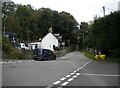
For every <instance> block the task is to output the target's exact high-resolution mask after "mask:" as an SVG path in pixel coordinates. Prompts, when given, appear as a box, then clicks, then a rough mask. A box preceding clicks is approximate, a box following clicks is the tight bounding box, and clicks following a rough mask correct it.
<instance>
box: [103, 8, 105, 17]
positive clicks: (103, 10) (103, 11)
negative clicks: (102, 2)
mask: <svg viewBox="0 0 120 88" xmlns="http://www.w3.org/2000/svg"><path fill="white" fill-rule="evenodd" d="M103 16H104V17H105V6H103Z"/></svg>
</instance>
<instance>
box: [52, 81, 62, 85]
mask: <svg viewBox="0 0 120 88" xmlns="http://www.w3.org/2000/svg"><path fill="white" fill-rule="evenodd" d="M60 82H61V81H56V82H54V83H53V84H54V85H56V84H58V83H60Z"/></svg>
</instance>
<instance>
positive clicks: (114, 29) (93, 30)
mask: <svg viewBox="0 0 120 88" xmlns="http://www.w3.org/2000/svg"><path fill="white" fill-rule="evenodd" d="M15 8H17V9H16V10H15ZM2 9H3V10H2V11H3V13H5V14H7V16H6V19H4V17H3V18H2V20H3V24H2V30H3V26H4V23H5V24H6V31H8V32H14V33H17V41H19V42H23V41H24V42H28V41H35V40H38V39H40V38H43V36H45V35H46V34H47V33H48V29H49V28H50V27H52V28H53V33H60V34H61V35H62V39H63V41H64V42H65V52H64V50H63V51H59V52H58V51H57V52H55V53H56V54H60V56H61V55H62V54H61V53H63V52H64V53H67V52H72V51H74V50H83V49H84V54H85V55H86V56H88V57H90V58H92V59H94V54H93V51H94V50H97V51H99V50H100V51H101V53H102V54H105V55H106V60H108V61H118V62H119V61H120V39H119V38H120V11H117V12H112V13H111V14H109V15H107V16H105V17H101V18H95V20H94V21H93V22H91V23H90V24H88V23H86V22H81V23H80V25H79V23H78V22H77V21H76V20H75V18H74V17H73V16H72V15H71V14H70V13H68V12H65V11H62V12H58V11H55V10H52V9H50V8H40V9H34V8H33V7H32V6H31V5H18V4H14V5H12V8H11V7H10V8H9V6H6V5H3V7H2ZM6 9H7V10H8V9H9V13H6ZM79 26H80V28H79ZM2 41H3V42H2V44H3V47H2V48H3V53H5V54H6V55H7V56H8V57H10V58H16V59H18V58H25V57H26V56H25V55H24V54H25V52H24V51H22V50H18V49H15V48H14V47H13V46H12V45H11V43H10V42H9V40H8V39H6V38H3V39H2ZM90 50H91V51H90ZM58 56H59V55H58Z"/></svg>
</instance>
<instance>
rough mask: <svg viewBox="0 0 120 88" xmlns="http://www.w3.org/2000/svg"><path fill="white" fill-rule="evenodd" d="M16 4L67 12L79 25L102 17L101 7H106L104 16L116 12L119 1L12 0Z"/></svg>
mask: <svg viewBox="0 0 120 88" xmlns="http://www.w3.org/2000/svg"><path fill="white" fill-rule="evenodd" d="M12 1H13V2H15V3H18V4H20V3H21V4H23V5H27V4H31V5H32V6H33V7H34V8H37V9H38V8H41V7H45V8H50V9H52V10H57V11H59V12H61V11H66V12H69V13H70V14H71V15H73V16H74V18H75V19H76V20H77V21H78V22H79V23H80V22H82V21H85V22H87V21H91V20H93V16H94V15H95V14H97V15H98V16H99V15H100V16H103V11H102V7H103V6H105V7H106V14H109V13H110V12H111V11H116V10H118V1H120V0H12Z"/></svg>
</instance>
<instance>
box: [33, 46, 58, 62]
mask: <svg viewBox="0 0 120 88" xmlns="http://www.w3.org/2000/svg"><path fill="white" fill-rule="evenodd" d="M33 59H34V60H56V55H55V54H54V53H53V51H51V50H49V49H39V48H36V49H35V50H34V51H33Z"/></svg>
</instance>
